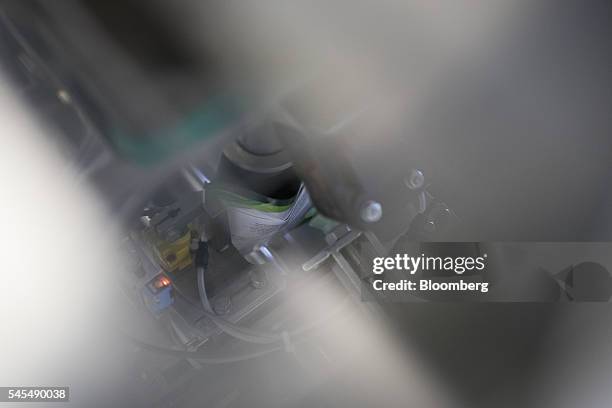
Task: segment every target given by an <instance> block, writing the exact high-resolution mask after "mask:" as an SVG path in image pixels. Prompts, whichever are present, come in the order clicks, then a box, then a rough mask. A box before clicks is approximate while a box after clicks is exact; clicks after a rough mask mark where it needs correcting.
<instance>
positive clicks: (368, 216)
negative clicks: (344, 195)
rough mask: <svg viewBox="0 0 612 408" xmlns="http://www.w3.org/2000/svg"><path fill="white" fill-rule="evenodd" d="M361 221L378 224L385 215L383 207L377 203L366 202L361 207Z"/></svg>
mask: <svg viewBox="0 0 612 408" xmlns="http://www.w3.org/2000/svg"><path fill="white" fill-rule="evenodd" d="M360 214H361V219H362V220H363V221H365V222H368V223H370V222H377V221H380V219H381V218H382V215H383V211H382V205H380V203H379V202H377V201H372V200H369V201H366V202H365V203H364V204H363V205H362V206H361V213H360Z"/></svg>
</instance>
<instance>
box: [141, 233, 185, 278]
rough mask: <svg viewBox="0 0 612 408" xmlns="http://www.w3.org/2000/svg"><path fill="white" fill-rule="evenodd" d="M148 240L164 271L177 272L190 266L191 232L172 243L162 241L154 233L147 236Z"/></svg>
mask: <svg viewBox="0 0 612 408" xmlns="http://www.w3.org/2000/svg"><path fill="white" fill-rule="evenodd" d="M148 238H149V242H151V244H152V246H153V249H154V251H155V255H156V256H157V257H158V258H159V262H160V265H161V267H162V268H163V269H164V270H165V271H167V272H177V271H180V270H182V269H184V268H186V267H187V266H189V265H191V262H192V259H191V251H190V249H189V247H190V243H191V230H189V231H187V233H186V234H185V235H183V236H182V237H180V238H179V239H177V240H176V241H174V242H167V241H165V240H162V239H160V238H158V237H157V235H156V234H154V233H151V234H148Z"/></svg>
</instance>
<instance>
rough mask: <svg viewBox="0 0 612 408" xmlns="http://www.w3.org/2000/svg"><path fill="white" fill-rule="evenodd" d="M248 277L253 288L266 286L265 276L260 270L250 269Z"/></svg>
mask: <svg viewBox="0 0 612 408" xmlns="http://www.w3.org/2000/svg"><path fill="white" fill-rule="evenodd" d="M249 277H250V278H251V286H253V287H254V288H255V289H261V288H263V287H264V286H266V277H265V275H264V274H263V273H262V272H261V271H251V273H250V274H249Z"/></svg>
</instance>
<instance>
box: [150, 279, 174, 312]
mask: <svg viewBox="0 0 612 408" xmlns="http://www.w3.org/2000/svg"><path fill="white" fill-rule="evenodd" d="M142 297H143V299H144V302H145V305H146V306H147V308H148V309H149V310H150V311H151V312H153V314H155V315H158V314H160V313H161V312H163V311H164V310H166V309H167V308H169V307H170V306H171V305H172V304H173V303H174V298H173V297H172V286H167V287H165V288H163V289H161V290H159V291H157V293H154V292H153V291H152V290H151V288H149V286H148V285H147V286H145V287H144V288H142Z"/></svg>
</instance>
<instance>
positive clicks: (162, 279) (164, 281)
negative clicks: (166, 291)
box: [153, 275, 172, 289]
mask: <svg viewBox="0 0 612 408" xmlns="http://www.w3.org/2000/svg"><path fill="white" fill-rule="evenodd" d="M171 283H172V281H171V280H170V278H168V277H167V276H166V275H159V277H158V278H157V279H155V281H154V282H153V287H154V288H155V289H163V288H165V287H168V286H170V284H171Z"/></svg>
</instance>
